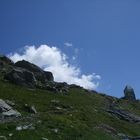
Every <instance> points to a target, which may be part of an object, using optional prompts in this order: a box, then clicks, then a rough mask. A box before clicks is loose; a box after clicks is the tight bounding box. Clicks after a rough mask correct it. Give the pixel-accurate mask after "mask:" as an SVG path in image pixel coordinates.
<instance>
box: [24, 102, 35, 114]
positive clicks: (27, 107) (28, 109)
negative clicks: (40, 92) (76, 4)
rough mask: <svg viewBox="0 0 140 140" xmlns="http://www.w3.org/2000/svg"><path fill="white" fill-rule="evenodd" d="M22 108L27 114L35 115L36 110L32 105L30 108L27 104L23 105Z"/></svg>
mask: <svg viewBox="0 0 140 140" xmlns="http://www.w3.org/2000/svg"><path fill="white" fill-rule="evenodd" d="M24 107H25V109H26V110H27V111H28V112H29V113H34V114H36V113H37V110H36V108H35V106H33V105H32V106H30V105H28V104H25V105H24Z"/></svg>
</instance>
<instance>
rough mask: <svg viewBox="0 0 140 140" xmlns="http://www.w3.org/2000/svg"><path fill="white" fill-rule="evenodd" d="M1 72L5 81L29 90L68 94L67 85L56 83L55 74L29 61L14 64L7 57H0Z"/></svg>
mask: <svg viewBox="0 0 140 140" xmlns="http://www.w3.org/2000/svg"><path fill="white" fill-rule="evenodd" d="M0 72H2V73H4V79H5V80H8V81H10V82H12V83H14V84H17V85H21V86H25V87H28V88H40V89H46V90H50V91H54V92H67V91H68V88H69V86H68V84H67V83H58V82H55V81H54V77H53V74H52V73H51V72H49V71H44V70H42V69H41V68H40V67H38V66H36V65H35V64H32V63H30V62H28V61H25V60H22V61H18V62H16V63H14V62H13V61H12V60H10V59H9V58H8V57H6V56H0Z"/></svg>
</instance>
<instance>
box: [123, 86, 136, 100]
mask: <svg viewBox="0 0 140 140" xmlns="http://www.w3.org/2000/svg"><path fill="white" fill-rule="evenodd" d="M123 99H126V100H129V101H136V96H135V92H134V89H133V88H132V87H131V86H126V87H125V89H124V97H123Z"/></svg>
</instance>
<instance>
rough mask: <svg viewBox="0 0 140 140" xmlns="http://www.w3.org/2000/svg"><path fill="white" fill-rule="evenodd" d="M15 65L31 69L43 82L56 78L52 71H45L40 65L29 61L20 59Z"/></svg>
mask: <svg viewBox="0 0 140 140" xmlns="http://www.w3.org/2000/svg"><path fill="white" fill-rule="evenodd" d="M15 66H16V67H20V68H24V69H27V70H29V71H31V72H32V73H33V74H34V76H35V78H36V79H37V80H38V81H40V82H42V83H45V82H47V81H53V79H54V78H53V74H52V73H51V72H44V71H43V70H42V69H41V68H40V67H38V66H36V65H34V64H32V63H30V62H28V61H25V60H22V61H18V62H16V63H15Z"/></svg>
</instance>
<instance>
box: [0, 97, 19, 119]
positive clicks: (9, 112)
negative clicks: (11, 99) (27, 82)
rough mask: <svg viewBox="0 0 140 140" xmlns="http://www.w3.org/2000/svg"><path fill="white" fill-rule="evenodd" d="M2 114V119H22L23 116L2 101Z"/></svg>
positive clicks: (0, 107)
mask: <svg viewBox="0 0 140 140" xmlns="http://www.w3.org/2000/svg"><path fill="white" fill-rule="evenodd" d="M0 114H1V117H2V118H3V117H4V118H5V117H20V116H21V114H20V113H19V112H18V111H16V110H14V109H13V108H12V107H11V106H9V105H8V104H7V103H6V102H5V101H4V100H2V99H0Z"/></svg>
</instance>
